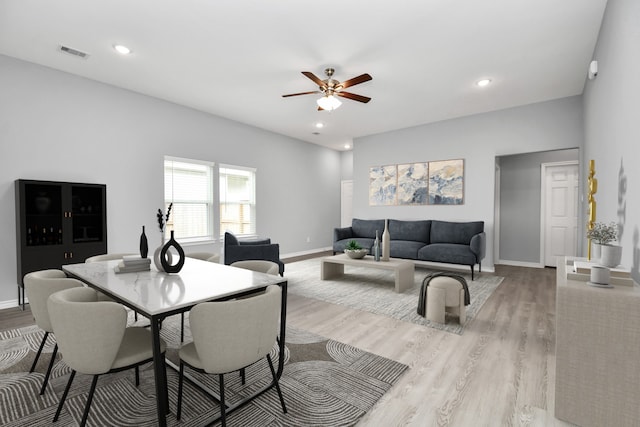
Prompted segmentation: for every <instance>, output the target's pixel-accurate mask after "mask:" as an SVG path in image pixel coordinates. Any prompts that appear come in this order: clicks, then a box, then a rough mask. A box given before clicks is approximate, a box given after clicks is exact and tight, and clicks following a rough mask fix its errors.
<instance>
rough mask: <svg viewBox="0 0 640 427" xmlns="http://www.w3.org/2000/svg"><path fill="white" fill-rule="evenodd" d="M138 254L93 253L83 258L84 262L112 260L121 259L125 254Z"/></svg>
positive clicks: (127, 254)
mask: <svg viewBox="0 0 640 427" xmlns="http://www.w3.org/2000/svg"><path fill="white" fill-rule="evenodd" d="M129 255H138V254H134V253H112V254H101V255H94V256H91V257H89V258H87V259H85V260H84V262H98V261H113V260H114V259H122V258H123V257H125V256H129Z"/></svg>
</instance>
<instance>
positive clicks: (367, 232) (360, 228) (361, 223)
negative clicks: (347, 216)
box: [351, 218, 384, 239]
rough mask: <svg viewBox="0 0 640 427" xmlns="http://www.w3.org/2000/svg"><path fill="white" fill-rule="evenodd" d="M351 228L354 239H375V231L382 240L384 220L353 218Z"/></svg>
mask: <svg viewBox="0 0 640 427" xmlns="http://www.w3.org/2000/svg"><path fill="white" fill-rule="evenodd" d="M351 228H352V229H353V236H354V237H368V238H369V239H375V238H376V230H378V234H379V236H378V237H380V238H382V232H383V231H384V220H383V219H358V218H353V219H352V220H351Z"/></svg>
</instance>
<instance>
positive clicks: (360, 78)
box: [341, 73, 373, 89]
mask: <svg viewBox="0 0 640 427" xmlns="http://www.w3.org/2000/svg"><path fill="white" fill-rule="evenodd" d="M372 79H373V77H371V76H370V75H369V74H367V73H364V74H361V75H359V76H358V77H354V78H352V79H349V80H346V81H344V82H342V84H341V86H342V88H343V89H346V88H348V87H349V86H355V85H357V84H360V83H364V82H368V81H369V80H372Z"/></svg>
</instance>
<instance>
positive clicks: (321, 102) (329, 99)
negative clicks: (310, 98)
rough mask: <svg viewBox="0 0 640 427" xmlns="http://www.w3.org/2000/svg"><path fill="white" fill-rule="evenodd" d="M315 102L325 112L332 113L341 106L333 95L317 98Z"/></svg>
mask: <svg viewBox="0 0 640 427" xmlns="http://www.w3.org/2000/svg"><path fill="white" fill-rule="evenodd" d="M316 102H317V103H318V107H320V108H322V109H323V110H327V111H333V110H335V109H336V108H338V107H339V106H341V105H342V102H340V100H339V99H338V98H336V97H335V96H333V95H327V96H323V97H322V98H319V99H318V100H317V101H316Z"/></svg>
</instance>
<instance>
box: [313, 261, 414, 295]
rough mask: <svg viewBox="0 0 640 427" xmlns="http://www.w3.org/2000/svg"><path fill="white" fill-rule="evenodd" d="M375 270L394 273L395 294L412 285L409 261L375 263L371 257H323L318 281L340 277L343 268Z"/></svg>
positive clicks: (411, 266)
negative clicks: (346, 266) (350, 266)
mask: <svg viewBox="0 0 640 427" xmlns="http://www.w3.org/2000/svg"><path fill="white" fill-rule="evenodd" d="M345 265H352V266H354V267H365V268H376V269H380V270H391V271H393V272H395V275H396V280H395V282H396V283H395V285H396V292H404V291H406V290H407V289H411V288H412V287H413V285H414V282H413V281H414V271H415V268H414V264H413V262H411V261H408V260H404V259H398V258H390V259H389V261H382V260H380V261H376V260H375V259H374V258H373V257H372V256H370V255H367V256H365V257H364V258H362V259H353V258H349V257H348V256H347V255H346V254H340V255H334V256H329V257H324V258H322V259H321V262H320V279H321V280H329V279H336V278H339V277H342V276H343V275H344V266H345Z"/></svg>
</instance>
